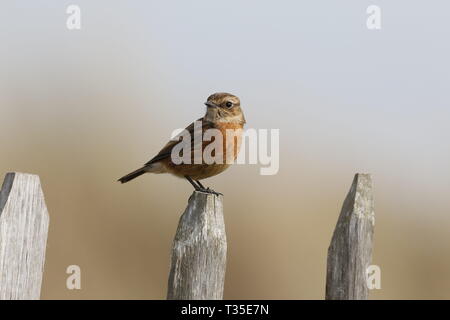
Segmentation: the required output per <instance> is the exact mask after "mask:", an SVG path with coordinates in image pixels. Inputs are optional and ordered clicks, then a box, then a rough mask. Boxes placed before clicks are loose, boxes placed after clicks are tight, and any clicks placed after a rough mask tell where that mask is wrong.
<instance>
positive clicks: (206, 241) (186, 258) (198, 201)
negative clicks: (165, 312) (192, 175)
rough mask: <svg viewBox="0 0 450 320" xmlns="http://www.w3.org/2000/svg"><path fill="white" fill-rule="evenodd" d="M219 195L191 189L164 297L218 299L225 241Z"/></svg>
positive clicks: (175, 240)
mask: <svg viewBox="0 0 450 320" xmlns="http://www.w3.org/2000/svg"><path fill="white" fill-rule="evenodd" d="M222 199H223V197H222V196H215V195H213V194H207V193H203V192H197V191H194V193H193V194H192V195H191V197H190V198H189V202H188V206H187V208H186V210H185V211H184V213H183V215H182V216H181V218H180V222H179V224H178V229H177V232H176V235H175V239H174V241H173V248H172V262H171V267H170V274H169V285H168V290H167V299H171V300H190V299H192V300H206V299H216V300H219V299H222V298H223V287H224V281H225V267H226V255H227V240H226V234H225V223H224V219H223V206H222Z"/></svg>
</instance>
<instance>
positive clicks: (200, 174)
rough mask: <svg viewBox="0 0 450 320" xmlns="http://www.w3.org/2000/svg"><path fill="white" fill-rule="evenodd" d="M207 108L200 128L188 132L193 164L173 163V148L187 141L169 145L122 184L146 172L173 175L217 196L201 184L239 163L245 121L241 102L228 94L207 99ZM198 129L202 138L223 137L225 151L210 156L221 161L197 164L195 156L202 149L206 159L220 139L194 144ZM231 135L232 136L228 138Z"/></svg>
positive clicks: (189, 127) (192, 126)
mask: <svg viewBox="0 0 450 320" xmlns="http://www.w3.org/2000/svg"><path fill="white" fill-rule="evenodd" d="M205 105H206V107H207V108H206V114H205V116H204V117H203V118H200V119H198V120H197V121H198V122H196V123H197V124H198V125H197V126H195V125H194V124H195V123H192V124H191V125H189V126H188V127H187V128H186V130H187V132H189V134H190V137H191V141H187V142H188V143H190V160H191V161H190V163H184V162H183V163H179V162H178V161H174V159H173V155H172V150H173V148H174V147H175V146H176V145H177V144H178V143H186V141H181V142H180V141H177V140H173V141H169V142H168V143H167V144H166V145H165V146H164V148H162V149H161V151H160V152H159V153H158V154H157V155H156V156H155V157H153V158H152V159H151V160H150V161H149V162H147V163H146V164H145V165H144V166H143V167H142V168H140V169H137V170H136V171H133V172H131V173H129V174H127V175H126V176H124V177H122V178H120V179H119V181H120V182H121V183H126V182H128V181H130V180H133V179H135V178H137V177H139V176H141V175H142V174H144V173H147V172H149V173H171V174H173V175H175V176H177V177H181V178H186V179H187V180H188V181H189V182H190V183H191V184H192V186H193V187H194V188H195V190H197V191H202V192H208V193H214V194H218V193H217V192H215V191H213V190H212V189H210V188H205V187H204V186H203V185H202V184H201V182H200V180H203V179H206V178H209V177H212V176H215V175H217V174H219V173H221V172H223V171H224V170H226V169H227V168H228V167H229V166H230V163H231V162H233V161H234V160H235V159H236V157H237V154H238V152H239V149H240V145H241V138H242V129H243V127H244V124H245V118H244V114H243V112H242V109H241V102H240V101H239V98H238V97H236V96H234V95H232V94H229V93H224V92H220V93H215V94H212V95H210V96H209V97H208V100H207V102H206V103H205ZM196 127H198V128H200V129H201V136H202V137H203V136H204V134H205V133H206V132H207V131H208V130H209V129H213V132H216V133H217V132H220V133H221V136H222V147H221V148H216V149H214V150H213V152H211V155H212V156H213V157H214V159H219V161H215V162H213V163H211V162H210V161H205V159H204V157H203V156H202V159H200V161H195V157H194V156H195V153H196V152H197V151H198V150H199V149H200V150H201V152H202V153H201V154H202V155H203V152H204V151H205V148H206V147H207V146H208V145H209V144H211V143H213V142H215V140H216V139H217V138H216V137H214V139H210V140H208V139H202V138H201V139H200V141H199V142H194V136H195V134H197V132H194V131H195V128H196ZM229 132H232V133H233V134H229ZM205 140H206V141H205ZM218 143H220V141H219V142H218ZM197 154H198V153H197Z"/></svg>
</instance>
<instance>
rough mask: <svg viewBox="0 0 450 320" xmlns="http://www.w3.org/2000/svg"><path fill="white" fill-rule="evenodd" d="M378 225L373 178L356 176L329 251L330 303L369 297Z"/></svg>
mask: <svg viewBox="0 0 450 320" xmlns="http://www.w3.org/2000/svg"><path fill="white" fill-rule="evenodd" d="M374 225H375V212H374V202H373V194H372V178H371V176H370V175H369V174H356V175H355V178H354V180H353V183H352V186H351V188H350V191H349V192H348V194H347V197H346V199H345V201H344V204H343V206H342V210H341V214H340V216H339V219H338V222H337V225H336V228H335V230H334V233H333V238H332V240H331V244H330V247H329V248H328V261H327V282H326V294H325V298H326V299H327V300H365V299H367V298H368V293H369V292H368V291H369V290H368V287H367V267H368V266H369V265H370V262H371V260H372V246H373V242H372V241H373V232H374Z"/></svg>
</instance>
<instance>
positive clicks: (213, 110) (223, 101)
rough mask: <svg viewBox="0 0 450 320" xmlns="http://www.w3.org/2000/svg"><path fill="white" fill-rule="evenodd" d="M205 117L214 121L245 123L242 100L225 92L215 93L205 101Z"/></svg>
mask: <svg viewBox="0 0 450 320" xmlns="http://www.w3.org/2000/svg"><path fill="white" fill-rule="evenodd" d="M205 105H206V107H207V109H206V115H205V118H206V120H208V121H213V122H232V123H241V124H244V123H245V118H244V113H243V112H242V109H241V101H240V100H239V98H238V97H236V96H234V95H232V94H230V93H225V92H219V93H214V94H212V95H210V96H209V97H208V100H207V101H206V102H205Z"/></svg>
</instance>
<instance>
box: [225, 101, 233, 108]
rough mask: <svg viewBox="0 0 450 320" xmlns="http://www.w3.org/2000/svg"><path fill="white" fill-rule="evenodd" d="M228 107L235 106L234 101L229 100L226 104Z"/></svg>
mask: <svg viewBox="0 0 450 320" xmlns="http://www.w3.org/2000/svg"><path fill="white" fill-rule="evenodd" d="M225 105H226V106H227V108H231V107H232V106H233V102H231V101H228V102H227V103H226V104H225Z"/></svg>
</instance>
